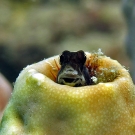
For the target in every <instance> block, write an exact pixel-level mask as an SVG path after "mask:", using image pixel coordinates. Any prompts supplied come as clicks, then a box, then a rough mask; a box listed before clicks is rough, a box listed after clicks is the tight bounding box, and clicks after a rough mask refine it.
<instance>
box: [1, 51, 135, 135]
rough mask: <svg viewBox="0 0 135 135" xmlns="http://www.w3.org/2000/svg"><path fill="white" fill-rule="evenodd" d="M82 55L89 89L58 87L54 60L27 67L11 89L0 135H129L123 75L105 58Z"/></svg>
mask: <svg viewBox="0 0 135 135" xmlns="http://www.w3.org/2000/svg"><path fill="white" fill-rule="evenodd" d="M86 55H87V61H86V66H87V67H88V68H89V70H92V71H90V74H93V76H94V77H96V78H97V81H96V82H95V84H94V85H90V86H82V87H71V86H67V85H60V84H57V83H56V82H55V81H56V76H57V74H58V71H59V68H60V65H59V56H54V57H51V58H49V59H46V60H43V61H41V62H39V63H36V64H33V65H30V66H27V67H26V68H25V69H24V70H23V71H22V72H21V73H20V75H19V77H18V78H17V81H16V83H15V86H14V92H13V94H12V97H11V99H10V102H9V104H8V106H7V108H6V110H5V113H4V116H3V118H2V122H1V126H0V135H134V134H135V89H134V84H133V82H132V79H131V77H130V75H129V73H128V71H127V70H126V69H125V68H124V67H123V66H121V65H120V64H119V63H118V62H117V61H115V60H112V59H110V58H109V57H106V56H98V55H97V54H90V53H86ZM93 70H94V72H93Z"/></svg>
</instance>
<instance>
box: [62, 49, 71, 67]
mask: <svg viewBox="0 0 135 135" xmlns="http://www.w3.org/2000/svg"><path fill="white" fill-rule="evenodd" d="M69 58H70V51H67V50H66V51H63V52H62V55H60V64H61V65H62V64H63V63H67V62H69Z"/></svg>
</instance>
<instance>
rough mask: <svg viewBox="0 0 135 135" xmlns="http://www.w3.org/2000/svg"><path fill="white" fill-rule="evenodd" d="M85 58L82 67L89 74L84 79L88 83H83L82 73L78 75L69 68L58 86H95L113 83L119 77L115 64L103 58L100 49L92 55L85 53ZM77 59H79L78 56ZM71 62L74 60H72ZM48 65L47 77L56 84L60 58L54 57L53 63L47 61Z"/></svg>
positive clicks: (107, 58)
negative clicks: (87, 79)
mask: <svg viewBox="0 0 135 135" xmlns="http://www.w3.org/2000/svg"><path fill="white" fill-rule="evenodd" d="M78 52H79V51H78ZM78 52H77V53H78ZM79 53H80V52H79ZM85 56H86V61H85V63H84V66H85V67H86V69H87V70H88V74H89V75H86V77H87V78H88V77H89V80H90V82H88V83H87V82H85V79H86V77H85V76H84V77H83V73H82V74H81V73H78V71H77V70H76V71H75V70H74V71H73V69H75V68H74V67H73V68H71V67H70V68H69V69H68V70H66V71H65V72H66V73H67V76H64V75H63V78H62V80H61V82H60V84H64V85H69V86H73V87H79V86H86V85H95V84H98V83H100V82H102V83H106V82H113V81H114V79H116V78H117V77H118V76H119V74H120V73H119V69H118V67H117V66H115V64H112V61H114V60H112V59H110V58H109V57H107V56H105V55H104V54H103V53H102V52H101V50H100V49H99V50H98V52H93V53H87V52H86V53H85ZM79 57H81V56H80V54H79ZM77 59H79V58H77ZM72 60H74V59H73V58H72ZM72 60H70V62H72ZM110 61H111V62H110ZM75 62H76V61H75ZM75 62H74V63H75ZM49 65H50V66H51V68H50V75H49V76H48V77H49V78H50V79H52V80H53V81H54V82H56V83H58V80H57V79H58V75H59V72H60V70H61V68H62V66H61V64H60V57H59V56H58V57H56V59H53V61H49ZM79 66H80V65H77V67H79ZM64 70H65V69H64ZM70 72H72V74H69V73H70ZM82 72H83V71H82ZM85 74H86V72H85Z"/></svg>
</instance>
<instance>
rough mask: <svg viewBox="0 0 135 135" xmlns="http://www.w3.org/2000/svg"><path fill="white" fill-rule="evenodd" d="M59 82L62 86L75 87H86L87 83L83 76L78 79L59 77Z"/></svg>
mask: <svg viewBox="0 0 135 135" xmlns="http://www.w3.org/2000/svg"><path fill="white" fill-rule="evenodd" d="M58 82H59V83H60V84H63V85H69V86H73V87H77V86H84V85H85V84H86V81H85V79H84V77H83V76H77V77H73V76H72V77H69V76H61V77H59V79H58Z"/></svg>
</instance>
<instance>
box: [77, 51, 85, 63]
mask: <svg viewBox="0 0 135 135" xmlns="http://www.w3.org/2000/svg"><path fill="white" fill-rule="evenodd" d="M77 54H78V58H79V59H80V61H81V63H82V64H83V65H84V63H85V61H86V55H85V53H84V51H82V50H80V51H78V52H77Z"/></svg>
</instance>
